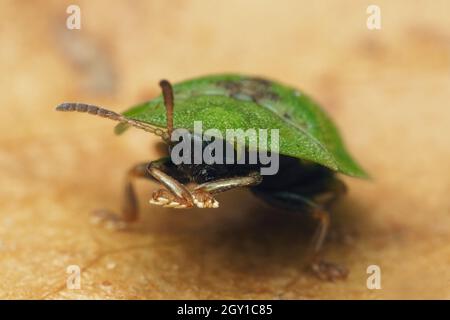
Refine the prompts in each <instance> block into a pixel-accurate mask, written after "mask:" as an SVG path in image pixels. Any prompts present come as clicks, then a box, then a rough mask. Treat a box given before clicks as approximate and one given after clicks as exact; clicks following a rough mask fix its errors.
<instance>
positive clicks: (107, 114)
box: [56, 103, 167, 139]
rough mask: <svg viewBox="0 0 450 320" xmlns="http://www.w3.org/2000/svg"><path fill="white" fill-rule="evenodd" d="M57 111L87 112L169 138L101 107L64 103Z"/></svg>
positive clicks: (159, 129)
mask: <svg viewBox="0 0 450 320" xmlns="http://www.w3.org/2000/svg"><path fill="white" fill-rule="evenodd" d="M56 111H76V112H86V113H89V114H93V115H96V116H100V117H103V118H108V119H111V120H114V121H118V122H120V123H126V124H129V125H131V126H133V127H136V128H139V129H142V130H145V131H147V132H150V133H153V134H156V135H157V136H160V137H162V138H163V139H165V138H166V137H167V132H166V131H165V130H163V129H161V128H157V127H153V126H151V125H149V124H148V123H145V122H142V121H138V120H133V119H129V118H127V117H125V116H123V115H121V114H118V113H116V112H114V111H111V110H107V109H104V108H101V107H97V106H94V105H90V104H84V103H62V104H60V105H59V106H57V107H56Z"/></svg>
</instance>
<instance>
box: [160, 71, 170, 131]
mask: <svg viewBox="0 0 450 320" xmlns="http://www.w3.org/2000/svg"><path fill="white" fill-rule="evenodd" d="M159 86H160V87H161V90H162V94H163V97H164V105H165V106H166V119H167V134H168V136H169V139H170V137H171V136H172V131H173V89H172V85H171V84H170V82H169V81H167V80H161V81H160V82H159Z"/></svg>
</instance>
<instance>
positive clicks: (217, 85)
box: [57, 74, 368, 280]
mask: <svg viewBox="0 0 450 320" xmlns="http://www.w3.org/2000/svg"><path fill="white" fill-rule="evenodd" d="M160 86H161V89H162V95H161V96H158V97H156V98H154V99H152V100H150V101H148V102H145V103H142V104H140V105H137V106H135V107H132V108H131V109H129V110H127V111H125V112H124V113H123V114H118V113H115V112H113V111H109V110H106V109H104V108H100V107H97V106H93V105H87V104H81V103H63V104H61V105H59V106H58V107H57V110H58V111H78V112H88V113H91V114H94V115H98V116H102V117H106V118H109V119H112V120H115V121H118V122H119V124H118V125H117V126H116V128H115V132H116V133H117V134H120V133H122V132H123V131H125V130H126V129H127V128H129V127H131V126H134V127H137V128H139V129H143V130H146V131H148V132H151V133H153V134H156V135H158V136H160V137H161V138H162V139H163V141H164V143H165V144H167V146H168V151H169V154H171V151H173V150H174V148H175V146H176V145H177V144H178V143H179V140H176V139H175V140H174V139H172V134H173V132H174V130H175V129H174V128H183V129H186V130H187V131H188V132H193V130H194V122H195V121H201V122H202V125H203V128H204V129H205V130H208V129H215V130H218V131H219V132H223V136H226V132H225V131H226V130H227V129H230V128H231V129H242V130H248V129H252V128H259V129H261V128H263V129H271V130H272V129H276V130H278V132H279V135H278V137H279V140H278V143H277V150H276V153H277V154H279V170H278V171H277V173H276V174H274V175H266V176H263V175H261V173H260V171H259V169H260V168H261V167H262V164H261V163H253V164H238V163H236V162H233V163H225V162H223V163H212V164H211V163H210V164H206V163H197V164H194V163H192V162H190V163H175V162H174V161H172V157H164V158H163V159H159V160H156V161H152V162H147V163H141V164H138V165H136V166H134V167H132V168H131V169H130V170H129V172H128V175H127V177H128V178H127V183H126V186H125V203H124V207H123V210H122V215H121V220H122V221H126V222H130V221H133V220H136V218H137V215H138V205H137V199H136V196H135V192H134V188H133V184H132V180H133V178H136V177H138V178H147V179H152V180H156V181H157V182H159V183H160V184H161V185H163V186H164V188H163V189H160V190H157V191H155V192H154V193H153V196H152V198H151V199H150V203H152V204H156V205H161V206H165V207H172V208H192V207H199V208H217V207H218V205H219V203H218V202H217V200H216V199H215V198H214V195H215V194H216V193H219V192H224V191H227V190H231V189H234V188H237V187H248V188H250V189H251V191H252V192H253V193H254V194H255V195H257V196H258V197H260V198H262V199H263V200H264V201H266V202H268V203H269V204H271V205H273V206H276V207H280V208H284V209H288V210H295V211H298V212H307V213H310V214H311V215H312V216H313V217H315V218H317V219H318V221H319V225H318V229H317V232H316V234H315V237H314V242H313V252H314V254H313V259H312V263H311V268H312V271H313V272H314V273H315V274H316V275H318V276H319V277H320V278H323V279H329V280H334V279H339V278H345V277H346V275H347V270H346V269H345V268H342V267H339V266H337V265H334V264H331V263H326V262H324V261H322V260H321V259H319V258H318V257H319V255H318V254H319V251H320V249H321V247H322V244H323V242H324V239H325V237H326V234H327V231H328V228H329V220H330V219H329V207H330V205H331V203H333V202H334V201H335V200H336V199H337V198H338V197H339V196H340V195H341V194H343V193H344V192H345V190H346V187H345V185H344V184H343V182H342V181H341V180H339V179H338V178H337V177H336V173H342V174H345V175H348V176H353V177H358V178H367V177H368V175H367V174H366V172H365V171H364V170H363V169H362V168H361V167H360V166H359V165H358V164H357V163H356V161H355V160H353V159H352V157H351V156H350V154H349V153H348V152H347V150H346V149H345V146H344V144H343V142H342V139H341V137H340V136H339V132H338V130H337V128H336V126H335V125H334V124H333V122H332V121H331V120H330V118H329V117H328V116H327V115H326V113H325V112H324V111H323V110H322V109H321V108H320V107H319V106H318V105H317V104H316V103H314V102H313V100H311V99H310V98H309V97H308V96H306V95H305V94H303V93H301V92H300V91H298V90H296V89H294V88H291V87H288V86H285V85H282V84H280V83H277V82H274V81H269V80H266V79H262V78H257V77H249V76H245V75H237V74H224V75H213V76H205V77H200V78H195V79H191V80H187V81H183V82H180V83H177V84H175V85H174V86H173V87H172V86H171V84H170V83H169V82H168V81H166V80H162V81H161V82H160ZM174 109H175V110H174ZM191 139H192V140H193V141H194V140H195V136H194V135H192V136H191ZM208 145H209V143H208V142H206V143H205V142H202V144H201V146H202V150H205V148H207V147H208ZM253 146H254V145H253ZM235 147H236V146H235ZM242 147H243V150H244V152H245V153H246V154H248V153H250V152H254V151H261V150H258V148H256V149H257V150H251V148H250V147H251V144H250V142H249V140H244V142H243V146H242ZM261 148H262V147H261ZM253 149H254V147H253ZM266 151H272V152H274V151H273V150H270V147H267V150H266ZM111 216H112V215H109V214H103V217H111ZM116 217H117V216H116Z"/></svg>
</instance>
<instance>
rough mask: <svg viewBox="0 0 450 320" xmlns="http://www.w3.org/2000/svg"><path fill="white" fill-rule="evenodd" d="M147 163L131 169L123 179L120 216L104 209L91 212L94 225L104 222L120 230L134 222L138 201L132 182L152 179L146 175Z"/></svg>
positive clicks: (136, 216)
mask: <svg viewBox="0 0 450 320" xmlns="http://www.w3.org/2000/svg"><path fill="white" fill-rule="evenodd" d="M147 165H148V163H147V162H145V163H139V164H137V165H135V166H133V167H131V168H130V169H129V170H128V172H127V174H126V177H125V185H124V191H123V197H124V198H123V200H122V201H123V204H122V211H121V213H120V214H116V213H114V212H111V211H109V210H106V209H100V210H95V211H94V212H93V220H94V222H96V223H99V222H103V223H104V222H106V223H107V225H108V226H111V227H113V228H119V229H120V228H122V227H124V226H125V225H126V223H129V222H133V221H136V220H137V218H138V213H139V212H138V200H137V196H136V192H135V189H134V184H133V182H134V180H135V179H136V178H145V179H152V177H151V176H150V175H149V174H148V173H147Z"/></svg>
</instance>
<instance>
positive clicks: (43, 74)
mask: <svg viewBox="0 0 450 320" xmlns="http://www.w3.org/2000/svg"><path fill="white" fill-rule="evenodd" d="M64 2H65V1H32V2H30V1H26V2H25V1H24V2H22V1H21V2H17V1H2V2H1V3H0V39H1V50H0V70H1V72H0V88H1V95H0V105H1V108H0V117H1V127H0V128H1V135H0V173H1V179H0V298H25V299H40V298H49V299H54V298H58V299H59V298H69V299H73V298H75V299H76V298H87V299H94V298H95V299H96V298H108V299H110V298H118V299H130V298H132V299H155V298H156V299H159V298H268V299H273V298H275V299H278V298H281V299H304V298H306V299H309V298H314V299H322V298H332V299H335V298H344V299H347V298H369V299H371V298H444V299H448V298H450V270H449V266H450V241H449V240H450V212H449V211H450V201H449V193H450V165H449V163H450V136H449V134H450V129H449V127H450V107H449V101H450V19H449V12H450V2H449V1H446V0H442V1H414V2H413V1H406V0H405V1H375V2H376V4H379V5H380V7H381V10H382V30H379V31H369V30H368V29H367V28H366V26H365V23H366V18H367V14H366V7H367V5H368V4H369V2H367V3H366V2H365V1H345V2H343V1H297V0H292V1H260V0H254V1H237V0H236V1H133V2H132V3H133V5H131V4H130V3H131V2H129V1H95V2H94V1H77V2H78V3H79V4H80V6H81V10H82V30H81V31H68V30H66V29H65V27H64V26H65V18H66V13H65V9H66V6H67V5H68V4H70V3H71V2H68V1H67V2H66V3H64ZM222 71H239V72H244V73H250V74H259V75H264V76H267V77H271V78H275V79H279V80H282V81H284V82H286V83H290V84H293V85H296V86H298V87H299V88H301V89H303V90H305V91H306V92H308V93H310V94H311V95H312V96H314V97H315V98H316V99H317V100H318V101H319V102H320V103H322V104H323V105H324V107H325V108H326V109H327V111H328V112H329V113H330V114H331V115H332V116H333V118H334V119H335V120H336V122H337V123H338V125H339V126H340V128H341V129H342V132H343V135H344V137H345V138H346V141H347V143H348V146H349V147H350V149H351V150H352V152H353V153H354V154H355V156H356V157H357V158H358V159H359V160H360V161H361V162H362V163H363V164H364V165H365V167H366V168H367V169H368V170H369V171H370V172H371V173H372V175H373V176H374V178H375V179H374V181H373V182H366V181H357V180H353V179H346V181H348V185H349V188H350V193H349V195H348V197H346V198H345V199H343V200H342V202H341V203H340V204H339V205H338V206H337V208H336V210H335V215H334V217H333V222H334V227H333V231H332V233H331V235H330V239H329V241H328V243H327V245H326V255H327V256H328V257H329V258H330V259H332V260H334V261H337V262H341V263H343V264H346V265H347V266H348V267H349V268H350V270H351V274H350V276H349V278H348V280H347V281H343V282H337V283H325V282H321V281H319V280H316V279H315V278H314V277H311V276H310V275H309V274H307V273H305V272H304V271H303V269H302V262H303V260H304V253H305V248H306V247H307V243H308V239H309V236H310V235H311V232H312V227H313V224H312V222H311V221H310V220H309V219H306V218H302V217H296V216H295V215H289V214H286V213H283V212H277V211H273V210H272V209H270V208H268V207H266V206H265V205H264V204H262V203H261V202H259V201H258V200H256V199H254V198H253V197H252V196H251V195H250V194H248V193H247V192H246V191H238V192H233V193H229V194H224V195H222V196H220V197H219V200H220V201H221V208H220V209H219V210H191V211H172V210H168V209H167V210H166V209H159V208H157V207H153V206H150V205H148V204H147V199H148V198H149V196H150V194H151V191H152V190H153V189H155V188H156V185H154V184H152V183H147V182H139V183H138V187H139V195H140V199H141V207H142V211H143V212H142V216H141V217H142V218H141V220H140V221H139V223H137V224H135V225H134V226H133V227H132V228H131V229H130V230H129V231H126V232H113V231H108V230H105V229H103V228H100V227H96V226H93V225H91V224H90V222H89V215H88V213H89V211H90V210H92V209H94V208H98V207H105V206H106V207H110V208H118V207H119V205H120V191H121V181H122V178H123V174H124V172H125V170H126V169H127V168H128V167H129V166H131V165H132V164H133V163H135V162H138V161H142V160H149V159H154V158H155V157H157V154H156V151H155V150H154V148H153V147H152V143H153V142H155V141H156V140H155V139H154V138H152V137H149V136H148V135H146V134H145V133H143V132H139V131H136V130H133V131H132V132H131V131H130V132H129V133H128V134H126V135H124V136H122V137H115V136H114V135H113V134H112V125H113V124H112V123H111V122H108V121H106V120H102V119H98V118H94V117H88V116H86V115H75V114H71V115H69V114H59V113H56V112H54V111H53V108H54V106H55V105H56V104H57V103H60V102H63V101H70V100H77V101H84V102H90V103H95V104H102V105H107V106H111V108H113V109H114V110H117V111H119V110H122V109H124V108H125V107H127V106H129V105H132V104H134V103H136V102H140V101H142V100H144V99H146V98H149V97H151V96H152V95H154V94H156V93H157V92H158V87H157V81H158V80H159V79H160V78H162V77H165V78H168V79H170V80H172V81H178V80H181V79H184V78H188V77H192V76H195V75H202V74H208V73H212V72H222ZM370 264H377V265H379V266H380V267H381V271H382V289H381V290H378V291H371V290H368V289H367V288H366V278H367V274H366V268H367V266H368V265H370ZM69 265H79V266H80V267H81V268H82V277H81V289H80V290H68V289H66V287H65V283H66V278H67V274H66V268H67V266H69Z"/></svg>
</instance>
